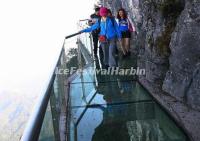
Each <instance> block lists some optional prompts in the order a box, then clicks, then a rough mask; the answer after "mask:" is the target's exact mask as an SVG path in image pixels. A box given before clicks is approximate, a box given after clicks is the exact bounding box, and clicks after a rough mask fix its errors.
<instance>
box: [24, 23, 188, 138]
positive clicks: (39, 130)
mask: <svg viewBox="0 0 200 141" xmlns="http://www.w3.org/2000/svg"><path fill="white" fill-rule="evenodd" d="M80 27H81V28H83V27H82V26H80ZM76 35H77V34H76ZM77 43H78V49H72V50H70V51H69V53H68V54H66V52H65V50H64V47H63V50H62V51H61V55H60V57H59V60H58V63H57V65H56V66H55V68H56V69H66V68H68V69H69V68H72V67H74V68H78V71H76V72H75V73H73V74H72V75H63V74H58V73H53V74H52V76H51V78H50V80H49V84H48V86H47V89H46V91H45V92H44V95H42V96H41V99H40V101H39V102H38V103H37V107H36V109H35V112H34V113H33V115H32V117H31V119H30V121H29V123H28V125H27V128H26V130H25V132H24V134H23V136H22V138H21V140H22V141H36V140H39V141H66V140H67V141H189V139H188V137H187V135H186V134H185V133H184V131H183V130H182V129H181V128H180V127H179V126H178V125H177V124H176V123H175V121H174V120H173V119H172V118H171V117H170V116H169V115H168V114H167V112H165V110H164V109H163V108H162V107H161V106H160V105H159V104H158V103H157V102H156V101H155V100H154V99H153V97H152V96H151V95H150V94H149V93H148V91H147V90H145V89H144V88H143V87H142V85H141V84H140V83H139V82H138V81H137V75H130V74H128V75H127V74H121V73H119V74H114V75H108V74H106V73H102V72H103V70H102V69H100V68H101V67H102V63H101V59H99V58H98V57H97V58H95V57H93V53H92V52H93V51H92V41H91V37H90V35H89V34H81V35H79V37H78V41H77ZM116 59H117V60H118V66H119V68H120V69H130V68H135V69H136V68H137V57H136V56H134V55H131V56H130V57H127V58H125V59H122V58H121V56H120V52H119V54H118V56H116ZM80 70H82V71H80ZM96 70H100V71H96Z"/></svg>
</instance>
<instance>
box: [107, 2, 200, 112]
mask: <svg viewBox="0 0 200 141" xmlns="http://www.w3.org/2000/svg"><path fill="white" fill-rule="evenodd" d="M104 2H105V3H104V4H105V5H106V6H107V7H109V8H111V9H112V11H113V12H115V13H114V14H116V11H117V9H119V8H121V7H123V8H125V9H126V10H127V11H128V14H129V17H130V19H131V20H132V22H133V23H134V24H135V26H136V29H137V32H138V34H137V37H136V41H137V42H136V43H135V45H136V46H137V48H138V56H139V57H138V65H139V67H142V68H146V76H145V79H146V80H147V81H148V82H150V83H153V84H154V85H157V86H159V88H160V89H162V90H163V91H165V92H167V93H168V94H170V95H171V96H173V97H175V98H176V99H177V100H179V101H182V102H184V103H185V104H187V105H189V106H190V107H192V108H194V109H198V110H199V109H200V1H199V0H187V1H186V0H185V1H184V0H107V1H104ZM140 79H144V78H142V77H140Z"/></svg>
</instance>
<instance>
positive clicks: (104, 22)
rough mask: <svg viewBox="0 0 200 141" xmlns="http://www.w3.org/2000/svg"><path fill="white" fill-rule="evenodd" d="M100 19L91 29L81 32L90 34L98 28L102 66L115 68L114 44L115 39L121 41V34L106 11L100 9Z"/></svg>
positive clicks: (103, 8)
mask: <svg viewBox="0 0 200 141" xmlns="http://www.w3.org/2000/svg"><path fill="white" fill-rule="evenodd" d="M100 16H101V19H100V20H99V21H98V22H96V23H95V24H94V25H92V26H91V27H89V28H87V29H84V30H82V31H81V32H91V31H94V30H96V29H98V28H100V33H99V41H100V43H101V47H102V49H103V53H104V64H105V66H106V68H108V67H116V66H117V61H116V56H115V54H116V47H117V45H116V42H117V38H118V39H120V40H121V37H122V36H121V32H120V31H119V28H118V24H117V22H116V21H115V20H113V19H112V18H110V17H108V9H107V8H105V7H101V8H100Z"/></svg>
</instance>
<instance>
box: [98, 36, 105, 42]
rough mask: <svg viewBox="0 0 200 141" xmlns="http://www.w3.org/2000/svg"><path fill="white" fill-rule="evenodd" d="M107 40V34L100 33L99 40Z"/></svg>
mask: <svg viewBox="0 0 200 141" xmlns="http://www.w3.org/2000/svg"><path fill="white" fill-rule="evenodd" d="M106 41H107V38H106V36H105V35H100V36H99V42H101V43H103V42H106Z"/></svg>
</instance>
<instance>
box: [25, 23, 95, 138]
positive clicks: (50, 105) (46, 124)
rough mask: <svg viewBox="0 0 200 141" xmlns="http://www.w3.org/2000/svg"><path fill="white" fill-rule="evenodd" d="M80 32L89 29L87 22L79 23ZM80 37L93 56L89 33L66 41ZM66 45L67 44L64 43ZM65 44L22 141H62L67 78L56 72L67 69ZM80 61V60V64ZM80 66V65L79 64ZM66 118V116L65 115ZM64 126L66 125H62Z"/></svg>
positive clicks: (79, 39)
mask: <svg viewBox="0 0 200 141" xmlns="http://www.w3.org/2000/svg"><path fill="white" fill-rule="evenodd" d="M78 27H79V30H82V29H83V28H86V27H87V22H86V21H85V22H79V26H78ZM77 35H79V36H78V41H80V42H81V43H82V44H83V45H84V46H85V48H86V49H87V51H88V52H89V54H90V56H92V53H93V51H92V39H91V35H90V34H88V33H82V34H80V32H77V33H75V34H72V35H69V36H67V37H66V38H65V39H68V38H71V37H74V36H77ZM64 44H65V43H64ZM64 44H63V47H62V50H61V52H60V55H59V57H58V60H57V63H56V65H55V67H54V70H52V74H51V75H50V77H49V81H48V82H49V83H48V84H47V86H46V87H45V88H44V91H43V93H42V94H41V95H40V97H39V99H38V102H37V103H36V104H35V105H36V107H35V108H34V110H33V113H32V114H31V117H30V119H29V121H28V124H27V126H26V128H25V131H24V133H23V135H22V137H21V141H61V140H63V139H61V138H62V137H61V134H60V130H61V128H62V127H60V125H61V124H60V122H61V114H62V112H66V110H67V107H66V105H67V103H66V101H67V100H66V95H65V94H66V93H67V88H66V85H65V82H66V80H67V76H66V75H65V74H64V73H63V74H59V73H58V74H57V73H55V70H59V69H62V70H63V69H65V68H66V54H65V49H64ZM78 52H79V53H78V54H79V55H78V58H80V48H79V49H78ZM79 61H80V60H78V62H79ZM79 65H80V64H79ZM65 116H66V115H65ZM62 126H64V125H62Z"/></svg>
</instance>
